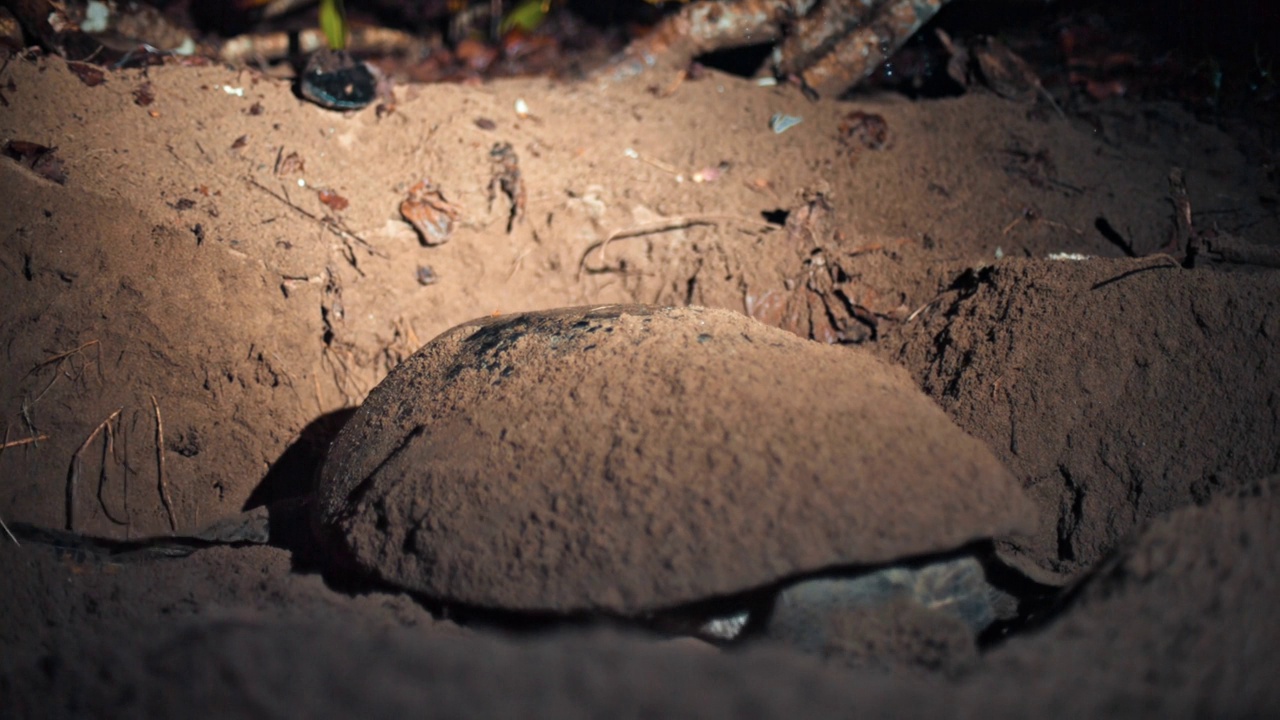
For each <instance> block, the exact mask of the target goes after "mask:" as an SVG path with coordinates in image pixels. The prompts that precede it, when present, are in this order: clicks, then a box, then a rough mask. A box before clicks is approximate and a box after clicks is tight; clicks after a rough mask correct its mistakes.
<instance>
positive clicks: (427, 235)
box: [400, 180, 458, 247]
mask: <svg viewBox="0 0 1280 720" xmlns="http://www.w3.org/2000/svg"><path fill="white" fill-rule="evenodd" d="M400 214H401V215H403V216H404V219H405V220H408V221H409V223H410V224H411V225H413V228H414V229H415V230H417V231H418V238H419V239H420V240H421V241H422V244H423V245H426V246H428V247H431V246H433V245H443V244H444V243H446V242H448V241H449V235H450V233H452V232H453V223H454V222H455V221H456V220H457V219H458V208H457V207H455V206H453V205H452V204H450V203H449V201H448V200H446V199H445V197H444V193H442V192H440V189H439V188H437V187H436V186H435V185H433V184H431V183H430V182H429V181H427V180H421V181H419V182H418V183H417V184H416V185H414V186H413V187H411V188H409V194H408V196H407V197H405V199H404V201H403V202H401V203H400Z"/></svg>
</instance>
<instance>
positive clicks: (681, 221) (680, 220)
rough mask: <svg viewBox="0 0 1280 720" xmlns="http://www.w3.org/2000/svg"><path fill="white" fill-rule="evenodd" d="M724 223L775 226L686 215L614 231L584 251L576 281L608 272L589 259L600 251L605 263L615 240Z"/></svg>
mask: <svg viewBox="0 0 1280 720" xmlns="http://www.w3.org/2000/svg"><path fill="white" fill-rule="evenodd" d="M724 222H739V223H742V224H744V225H755V226H758V227H761V228H763V229H766V230H769V229H772V228H773V226H772V225H770V224H769V223H766V222H764V221H761V220H752V219H751V218H744V217H740V216H737V215H685V216H677V217H670V218H663V219H661V220H658V221H655V222H651V223H645V224H643V225H637V226H635V227H630V228H625V229H623V230H614V231H613V232H611V233H609V234H608V235H606V236H605V238H604V239H603V240H598V241H596V242H594V243H592V244H591V245H589V246H588V247H587V249H586V250H584V251H583V253H582V257H580V258H578V274H577V276H576V278H575V279H577V280H581V279H582V273H583V272H589V273H598V272H606V269H597V268H588V267H587V257H588V256H590V255H591V252H592V251H593V250H597V249H598V250H599V251H600V262H601V264H603V263H604V260H605V256H604V251H605V249H606V248H608V247H609V243H611V242H613V241H614V240H622V239H625V238H632V237H640V236H642V235H653V234H656V233H664V232H670V231H672V230H683V229H685V228H690V227H693V226H695V225H720V224H721V223H724Z"/></svg>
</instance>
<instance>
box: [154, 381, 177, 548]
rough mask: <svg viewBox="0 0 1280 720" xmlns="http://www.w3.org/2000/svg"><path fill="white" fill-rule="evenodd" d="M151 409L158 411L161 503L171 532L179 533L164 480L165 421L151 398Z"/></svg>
mask: <svg viewBox="0 0 1280 720" xmlns="http://www.w3.org/2000/svg"><path fill="white" fill-rule="evenodd" d="M151 407H153V408H155V411H156V487H157V488H159V490H160V502H161V503H163V504H164V511H165V514H166V515H168V517H169V531H170V532H175V533H176V532H178V522H177V520H175V519H174V517H173V500H171V499H170V498H169V484H168V483H167V482H165V479H164V420H162V419H161V418H160V403H158V402H156V396H155V395H152V396H151Z"/></svg>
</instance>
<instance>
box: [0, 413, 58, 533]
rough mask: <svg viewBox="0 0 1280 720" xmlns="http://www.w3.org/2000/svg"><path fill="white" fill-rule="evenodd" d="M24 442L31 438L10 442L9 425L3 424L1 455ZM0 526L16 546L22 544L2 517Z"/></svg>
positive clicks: (0, 445) (29, 440)
mask: <svg viewBox="0 0 1280 720" xmlns="http://www.w3.org/2000/svg"><path fill="white" fill-rule="evenodd" d="M42 437H43V436H42ZM46 439H47V438H46ZM24 442H31V439H30V438H28V439H26V440H21V441H18V442H14V443H10V442H9V426H8V425H5V426H4V443H3V444H0V455H3V454H4V451H5V450H7V449H9V448H11V447H14V446H17V445H21V444H23V443H24ZM0 528H4V534H5V535H8V536H9V539H10V540H12V541H13V544H14V545H18V546H21V545H22V543H20V542H18V538H16V537H14V536H13V531H12V530H10V529H9V526H8V525H5V524H4V518H0Z"/></svg>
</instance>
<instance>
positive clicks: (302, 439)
mask: <svg viewBox="0 0 1280 720" xmlns="http://www.w3.org/2000/svg"><path fill="white" fill-rule="evenodd" d="M355 411H356V409H355V408H344V409H342V410H337V411H335V412H331V413H326V414H324V415H321V416H320V417H318V418H316V419H315V420H312V421H311V422H310V423H308V424H307V426H306V427H304V428H302V432H300V433H298V439H297V440H295V441H294V442H293V444H292V445H290V446H289V447H288V448H286V449H285V451H284V454H282V455H281V456H280V457H279V458H277V459H276V461H275V462H274V463H272V465H271V468H270V469H269V470H267V474H266V475H264V476H263V478H262V482H261V483H259V484H258V486H257V487H256V488H254V489H253V492H251V493H249V498H248V499H247V500H245V503H244V507H243V508H241V509H243V510H252V509H254V508H256V507H261V506H263V505H271V504H274V503H276V502H278V501H280V500H285V499H287V498H296V497H300V496H302V495H307V494H309V493H310V492H311V488H312V485H313V483H314V482H315V476H316V473H317V472H319V471H320V466H321V465H323V464H324V459H325V457H326V455H327V454H328V452H329V445H330V443H332V442H333V440H334V438H336V437H337V436H338V432H339V431H340V430H342V427H343V426H344V425H346V424H347V420H349V419H350V418H351V416H352V415H353V414H355Z"/></svg>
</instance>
